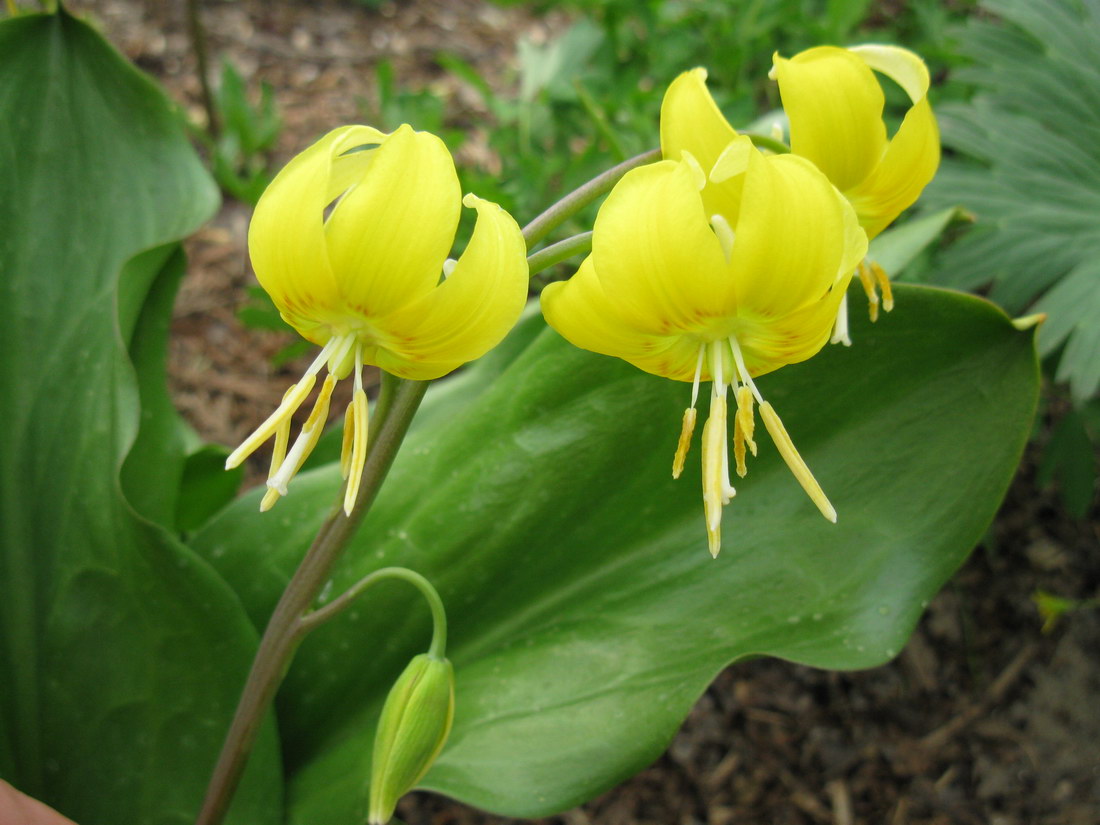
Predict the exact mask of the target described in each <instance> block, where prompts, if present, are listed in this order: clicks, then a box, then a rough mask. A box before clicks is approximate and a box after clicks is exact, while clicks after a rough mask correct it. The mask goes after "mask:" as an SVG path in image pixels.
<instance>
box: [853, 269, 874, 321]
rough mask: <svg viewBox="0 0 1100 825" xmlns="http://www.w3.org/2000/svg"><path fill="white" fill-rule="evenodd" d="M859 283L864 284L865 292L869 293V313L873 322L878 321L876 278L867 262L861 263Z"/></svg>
mask: <svg viewBox="0 0 1100 825" xmlns="http://www.w3.org/2000/svg"><path fill="white" fill-rule="evenodd" d="M858 271H859V282H860V283H861V284H863V291H864V292H866V293H867V313H868V314H869V315H870V316H871V321H872V322H874V321H877V320H878V290H877V289H876V288H875V276H874V275H873V274H872V272H871V268H870V267H869V266H867V262H866V261H860V262H859V270H858Z"/></svg>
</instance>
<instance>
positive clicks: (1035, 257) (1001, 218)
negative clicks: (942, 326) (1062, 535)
mask: <svg viewBox="0 0 1100 825" xmlns="http://www.w3.org/2000/svg"><path fill="white" fill-rule="evenodd" d="M982 10H983V11H984V12H987V13H988V14H987V15H985V16H976V17H972V18H970V19H969V20H967V22H966V25H965V26H963V27H962V28H961V29H959V30H958V35H957V40H958V45H959V51H960V55H961V56H962V57H963V58H965V59H966V60H967V65H965V66H963V67H961V68H959V69H958V71H957V72H955V77H956V79H957V82H959V83H960V84H968V85H969V86H970V87H971V88H972V89H973V96H972V97H970V98H969V99H967V100H955V101H950V102H946V103H944V104H943V105H941V106H940V107H939V109H938V115H939V117H940V122H941V125H942V128H943V140H944V145H945V146H946V147H947V148H948V149H949V150H951V154H949V155H948V156H947V157H946V158H945V160H944V163H943V167H942V168H941V169H940V172H939V175H938V176H937V178H936V180H935V181H934V183H933V184H932V186H931V187H929V190H928V192H927V193H926V197H925V203H927V204H928V206H929V207H930V208H936V207H943V206H948V205H950V204H963V205H965V206H966V208H967V209H969V210H971V211H972V212H973V213H974V215H975V216H976V218H977V220H976V222H975V223H974V226H973V228H972V229H970V230H969V231H967V232H965V233H963V235H962V237H960V238H959V239H958V241H957V242H956V243H951V244H948V245H945V246H943V247H942V248H941V249H940V250H939V251H938V252H937V253H936V254H935V256H934V257H933V258H932V259H931V260H930V261H929V265H928V266H927V267H926V268H925V269H924V270H923V271H924V276H923V277H924V278H925V279H927V280H928V281H930V282H933V283H940V284H943V285H946V286H953V287H957V288H959V289H967V290H980V291H987V292H988V294H989V296H990V298H992V299H993V300H994V301H996V302H997V303H999V304H1001V305H1002V306H1003V307H1005V309H1006V310H1008V312H1010V313H1014V314H1017V315H1022V314H1025V313H1038V312H1042V313H1046V315H1047V319H1046V321H1045V323H1044V324H1043V326H1042V328H1041V332H1040V335H1039V348H1040V354H1041V355H1042V356H1043V359H1044V361H1043V366H1044V371H1045V373H1046V375H1047V377H1048V379H1049V380H1048V382H1047V386H1048V392H1047V393H1046V394H1045V399H1044V400H1045V410H1042V411H1041V413H1040V415H1041V416H1042V417H1043V418H1044V419H1046V420H1048V421H1049V422H1050V426H1049V427H1044V428H1040V429H1039V430H1038V433H1037V436H1038V439H1039V441H1040V442H1041V443H1042V445H1043V455H1042V458H1041V460H1040V471H1039V480H1040V483H1043V484H1049V483H1051V482H1054V481H1056V482H1057V484H1058V487H1059V489H1060V491H1061V493H1062V496H1063V499H1064V502H1065V505H1066V507H1067V509H1068V510H1069V511H1070V512H1071V513H1072V514H1073V515H1075V516H1077V517H1078V518H1081V517H1084V516H1085V515H1086V513H1087V512H1088V509H1089V507H1090V505H1091V504H1092V502H1093V500H1094V494H1095V486H1096V446H1097V444H1098V441H1097V438H1098V436H1100V426H1098V425H1100V402H1098V400H1097V390H1098V388H1100V70H1098V68H1097V65H1096V45H1097V43H1100V5H1098V4H1097V3H1095V2H1080V1H1079V0H1047V2H1044V3H1041V4H1039V3H1033V2H1029V0H986V2H984V3H983V4H982Z"/></svg>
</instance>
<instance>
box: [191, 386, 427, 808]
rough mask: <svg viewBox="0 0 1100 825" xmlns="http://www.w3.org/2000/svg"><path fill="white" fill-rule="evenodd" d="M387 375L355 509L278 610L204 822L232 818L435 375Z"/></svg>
mask: <svg viewBox="0 0 1100 825" xmlns="http://www.w3.org/2000/svg"><path fill="white" fill-rule="evenodd" d="M387 381H388V382H389V383H390V384H391V389H390V391H389V393H388V396H389V399H388V402H387V401H386V400H385V397H386V396H387V393H386V392H385V389H384V391H383V397H384V400H383V401H380V403H379V405H378V409H377V410H376V412H375V418H376V420H377V423H374V426H373V427H372V429H373V430H374V432H375V436H374V439H373V440H372V442H371V444H370V446H369V447H368V451H367V458H366V464H365V466H364V468H363V476H362V481H361V483H360V488H359V497H358V500H357V501H356V504H355V507H354V508H353V509H352V511H351V514H350V515H345V514H344V511H343V507H342V503H343V497H342V496H341V497H340V499H339V500H338V501H337V503H336V505H335V506H334V508H333V512H331V513H330V514H329V516H328V518H326V519H325V522H324V524H322V525H321V529H320V530H319V531H318V533H317V537H316V538H315V539H314V540H313V544H312V545H311V546H310V548H309V550H308V551H307V553H306V555H305V558H303V559H302V562H301V564H300V565H298V569H297V570H296V571H295V573H294V576H293V577H292V578H291V580H290V582H289V584H287V588H286V590H284V591H283V595H282V597H281V598H280V599H279V603H278V605H276V607H275V611H274V612H273V613H272V614H271V619H270V621H269V622H268V625H267V629H266V630H265V631H264V635H263V638H262V639H261V640H260V646H259V649H258V650H257V651H256V658H255V659H254V660H253V662H252V670H251V671H250V673H249V674H248V679H247V681H246V682H245V687H244V691H243V693H242V694H241V700H240V703H239V704H238V705H237V712H236V714H235V715H234V717H233V722H232V723H231V725H230V727H229V732H228V734H227V735H226V739H225V743H224V745H223V746H222V752H221V755H220V756H219V757H218V762H217V765H216V766H215V768H214V773H213V776H212V777H211V780H210V785H209V786H208V788H207V791H206V798H205V799H204V800H203V804H202V808H201V810H200V812H199V816H198V819H196V820H195V823H196V825H217V823H220V822H221V821H222V819H223V818H224V816H225V812H226V810H227V809H228V808H229V802H230V800H231V799H232V796H233V793H234V791H236V789H237V785H238V783H239V782H240V779H241V774H242V773H243V771H244V766H245V763H246V761H247V759H248V755H249V753H250V752H251V751H252V746H253V745H254V744H255V741H256V736H257V734H258V733H259V729H260V723H261V721H262V720H263V716H264V713H265V712H266V711H267V708H268V706H269V705H270V704H271V699H272V698H273V697H274V695H275V691H276V689H277V688H278V686H279V683H280V682H281V681H282V677H283V674H284V673H285V672H286V669H287V665H288V663H289V661H290V659H291V657H292V656H293V655H294V651H295V650H296V649H297V647H298V644H299V643H300V642H301V641H302V638H303V637H304V636H305V634H306V633H307V632H308V631H309V629H310V627H311V625H310V624H309V623H308V622H306V621H304V620H305V617H306V616H307V615H308V613H309V611H310V609H311V605H312V604H313V602H314V600H315V599H316V598H317V594H318V593H319V592H320V590H321V587H322V586H323V585H324V583H325V582H326V581H327V580H328V577H329V573H330V572H331V571H332V567H333V565H334V564H335V563H336V561H337V560H338V559H339V558H340V556H341V555H342V554H343V551H344V549H345V548H346V547H347V543H348V540H349V539H350V538H351V537H352V535H354V533H355V530H356V528H357V527H358V526H359V522H360V521H362V519H363V516H364V515H366V512H367V510H368V508H369V507H370V505H371V503H372V502H373V501H374V497H375V496H376V495H377V494H378V490H379V488H380V487H381V486H382V482H383V480H384V479H385V477H386V474H387V472H388V471H389V469H390V466H391V465H392V464H393V459H394V457H395V456H396V455H397V450H398V448H399V447H400V446H401V442H402V440H403V439H404V437H405V433H406V432H408V429H409V424H410V423H411V422H412V418H413V415H414V414H415V412H416V410H417V408H418V407H419V406H420V402H421V400H423V398H424V392H425V391H426V390H427V388H428V383H429V382H427V381H409V380H403V379H396V378H393V377H389V378H388V379H387ZM384 387H385V385H384Z"/></svg>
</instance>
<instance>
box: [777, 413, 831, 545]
mask: <svg viewBox="0 0 1100 825" xmlns="http://www.w3.org/2000/svg"><path fill="white" fill-rule="evenodd" d="M760 417H761V418H762V419H763V420H764V426H765V427H766V428H767V430H768V434H769V435H771V437H772V441H774V442H775V446H776V447H778V448H779V454H780V455H781V456H783V460H784V461H785V462H787V467H789V468H790V471H791V472H792V473H794V477H795V478H796V479H797V480H798V483H799V484H801V485H802V489H803V490H805V491H806V495H808V496H809V497H810V499H811V500H812V501H813V503H814V504H816V505H817V509H818V510H820V511H821V515H823V516H825V518H827V519H828V520H829V521H831V522H833V523H834V524H835V523H836V510H835V509H833V505H832V504H830V503H829V499H828V498H826V496H825V492H824V491H823V490H822V489H821V485H820V484H818V483H817V479H815V478H814V474H813V473H811V472H810V468H809V467H807V466H806V462H805V461H803V460H802V456H800V455H799V454H798V450H797V449H795V446H794V442H793V441H791V437H790V435H788V433H787V428H786V427H784V426H783V422H782V421H780V420H779V416H778V415H777V414H776V412H775V410H773V409H772V405H771V404H769V403H768V402H767V401H764V402H761V404H760Z"/></svg>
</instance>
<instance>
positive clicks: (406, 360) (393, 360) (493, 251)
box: [377, 195, 528, 381]
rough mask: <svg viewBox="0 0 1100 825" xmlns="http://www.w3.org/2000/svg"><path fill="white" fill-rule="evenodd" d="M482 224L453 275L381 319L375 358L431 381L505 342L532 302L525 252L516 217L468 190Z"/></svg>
mask: <svg viewBox="0 0 1100 825" xmlns="http://www.w3.org/2000/svg"><path fill="white" fill-rule="evenodd" d="M464 203H465V204H466V205H467V206H469V207H471V208H474V209H476V210H477V223H476V224H475V226H474V233H473V236H472V237H471V238H470V243H469V245H468V246H467V248H466V251H465V252H463V253H462V256H461V257H460V258H459V259H458V262H457V263H456V264H455V267H454V269H453V270H452V272H451V275H450V276H449V277H448V278H447V279H446V280H445V281H444V282H443V283H441V284H439V285H438V286H437V287H435V288H433V289H432V290H431V291H430V292H429V293H428V294H426V295H423V296H422V297H420V298H418V299H417V300H415V301H413V302H412V303H410V304H408V305H406V306H405V307H403V308H402V309H400V310H398V311H396V312H394V313H391V314H390V315H387V316H386V317H385V318H382V319H380V320H379V321H378V322H377V327H378V329H379V331H380V333H381V335H380V336H379V343H380V348H379V351H378V354H377V363H378V366H380V367H381V368H382V369H384V370H386V371H387V372H390V373H393V374H394V375H398V376H401V377H402V378H412V379H415V380H418V381H425V380H428V379H431V378H438V377H439V376H441V375H445V374H446V373H448V372H450V371H451V370H453V369H455V368H456V367H458V366H460V365H461V364H464V363H466V362H467V361H472V360H474V359H475V358H480V357H481V356H482V355H484V354H485V353H486V352H488V351H489V350H490V349H492V348H493V347H495V346H496V345H497V344H498V343H500V341H501V339H502V338H504V336H505V335H506V334H507V333H508V330H510V329H511V328H512V326H513V325H514V324H515V322H516V319H518V318H519V314H520V312H522V311H523V305H524V303H525V302H526V300H527V287H528V283H527V281H528V275H527V252H526V249H527V248H526V245H525V243H524V241H523V236H522V235H521V234H520V229H519V227H518V226H517V225H516V222H515V220H514V219H513V218H512V216H511V215H509V214H508V213H507V212H505V211H504V210H503V209H501V208H500V207H499V206H497V205H496V204H495V203H490V202H489V201H486V200H482V199H481V198H477V197H474V196H473V195H467V196H466V199H465V201H464Z"/></svg>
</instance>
